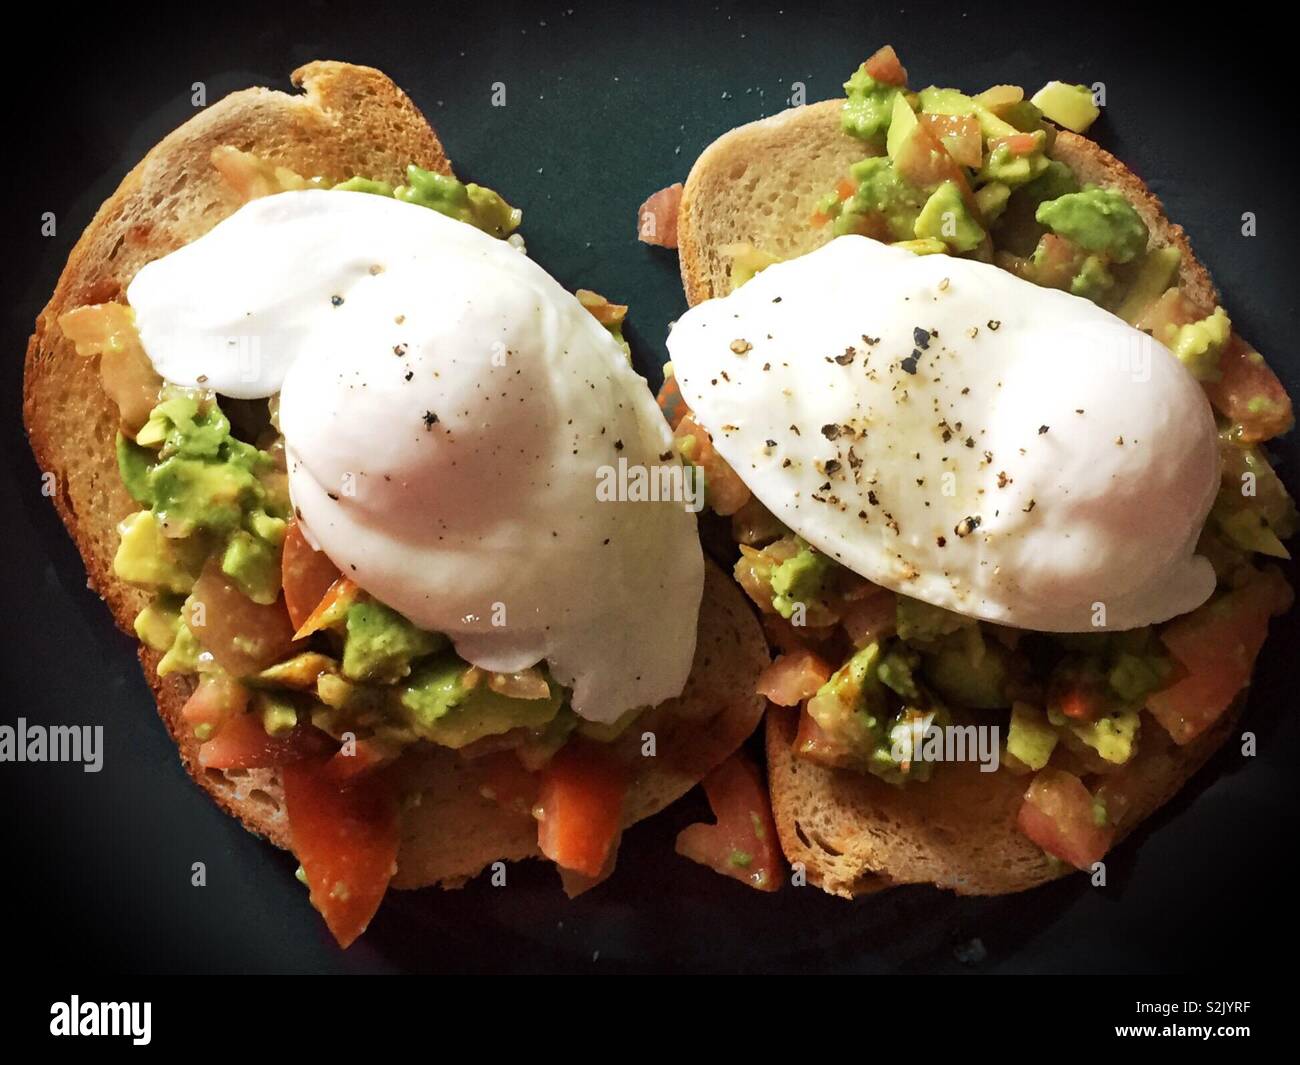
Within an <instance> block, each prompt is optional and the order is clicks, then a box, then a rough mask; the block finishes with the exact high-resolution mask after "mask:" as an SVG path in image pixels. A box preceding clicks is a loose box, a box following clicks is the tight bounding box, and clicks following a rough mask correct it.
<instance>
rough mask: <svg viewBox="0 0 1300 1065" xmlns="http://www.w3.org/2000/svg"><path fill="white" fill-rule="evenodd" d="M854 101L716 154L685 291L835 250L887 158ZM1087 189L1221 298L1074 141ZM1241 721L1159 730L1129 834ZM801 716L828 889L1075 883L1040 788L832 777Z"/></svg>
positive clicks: (967, 770) (1008, 888)
mask: <svg viewBox="0 0 1300 1065" xmlns="http://www.w3.org/2000/svg"><path fill="white" fill-rule="evenodd" d="M840 108H841V101H839V100H826V101H823V102H821V103H815V104H810V105H808V106H806V107H798V108H793V109H791V110H788V111H783V112H781V113H780V114H777V115H773V116H772V117H770V118H765V119H762V120H760V121H758V122H751V123H750V124H748V125H745V126H741V127H739V128H738V129H734V130H732V131H731V132H729V133H726V134H724V135H723V136H721V137H719V138H718V139H717V140H716V141H714V142H713V143H712V144H711V145H710V146H709V147H708V148H706V149H705V150H704V152H703V154H702V155H701V156H700V157H699V159H698V160H697V161H696V162H695V165H694V166H693V167H692V168H691V172H690V175H689V177H688V178H687V179H686V184H685V188H684V190H683V194H682V202H681V209H680V216H679V219H678V243H679V249H678V250H679V254H680V257H681V271H682V284H683V286H684V287H685V290H686V298H687V300H688V301H689V302H690V303H691V305H692V306H693V305H695V304H696V303H699V302H701V301H702V300H706V299H709V298H712V297H715V296H724V295H726V294H727V293H728V292H730V291H731V283H730V277H729V272H730V266H731V259H730V257H729V256H728V255H727V254H726V253H725V252H724V251H723V250H722V249H723V248H724V247H726V246H727V245H729V244H751V245H753V246H754V247H756V248H759V249H761V250H763V251H766V252H770V253H772V254H774V255H777V256H779V257H781V258H792V257H794V256H798V255H802V254H805V253H807V252H810V251H812V250H814V249H815V248H817V247H819V246H820V245H822V244H824V243H826V242H827V241H828V240H830V239H831V231H830V227H829V226H822V227H820V228H817V227H814V226H812V225H811V224H810V223H809V218H810V217H811V216H812V214H813V211H814V210H815V208H816V206H817V201H818V200H819V199H820V198H821V197H822V196H823V195H824V194H825V193H826V191H827V190H828V189H832V188H834V187H835V183H836V181H837V180H839V179H840V178H842V177H843V176H844V175H845V174H846V173H847V172H848V168H849V166H850V165H851V164H852V163H854V162H857V161H858V160H859V159H862V158H864V157H865V156H866V155H869V154H871V153H870V150H869V148H868V147H867V146H866V145H864V144H863V142H861V141H859V140H857V139H856V138H853V137H850V136H849V135H847V134H846V133H844V132H843V131H842V130H841V128H840ZM1051 154H1052V155H1053V157H1055V158H1057V159H1059V160H1060V161H1062V162H1064V163H1066V164H1067V165H1069V166H1070V168H1071V169H1072V170H1073V171H1074V172H1075V174H1076V175H1077V176H1078V178H1079V179H1080V181H1081V182H1094V183H1096V184H1099V185H1104V186H1110V187H1113V188H1116V189H1118V190H1119V191H1121V192H1122V193H1123V194H1124V195H1125V197H1126V198H1127V199H1128V200H1129V202H1130V203H1132V204H1133V206H1134V208H1136V210H1137V211H1138V213H1139V214H1140V215H1141V216H1142V220H1143V221H1144V222H1145V223H1146V224H1147V227H1148V229H1149V230H1150V234H1151V237H1150V245H1151V246H1152V247H1162V246H1165V245H1169V244H1174V245H1176V246H1177V247H1178V249H1179V251H1180V252H1181V253H1182V264H1181V268H1180V269H1181V276H1180V278H1179V283H1180V284H1181V286H1182V287H1183V289H1184V291H1186V292H1187V294H1188V295H1189V296H1191V297H1192V298H1193V299H1194V300H1196V301H1197V302H1198V303H1201V304H1204V305H1208V306H1214V305H1215V304H1216V303H1218V292H1217V290H1216V289H1215V287H1214V283H1213V281H1212V280H1211V278H1210V275H1209V272H1208V271H1207V270H1206V269H1205V267H1204V266H1203V265H1202V264H1201V263H1200V261H1199V260H1198V259H1197V258H1196V256H1195V254H1194V253H1193V251H1192V248H1191V245H1190V244H1189V242H1188V240H1187V235H1186V234H1185V233H1184V232H1183V229H1182V227H1181V226H1178V225H1176V224H1175V223H1173V222H1171V221H1170V220H1169V219H1168V218H1167V217H1166V216H1165V214H1164V210H1163V208H1162V206H1161V204H1160V201H1159V200H1158V199H1156V197H1155V196H1154V195H1152V193H1151V191H1150V190H1149V189H1148V188H1147V187H1146V185H1145V184H1144V183H1143V182H1142V180H1141V179H1140V178H1139V177H1138V176H1137V175H1136V174H1134V173H1133V172H1132V171H1131V170H1130V169H1128V167H1126V166H1125V165H1124V164H1123V163H1121V162H1120V161H1119V160H1118V159H1116V158H1115V157H1114V156H1113V155H1111V154H1110V153H1109V152H1107V151H1105V150H1103V149H1102V148H1100V147H1098V145H1096V144H1095V143H1094V142H1092V141H1091V140H1089V139H1087V138H1086V137H1081V136H1079V135H1078V134H1074V133H1070V132H1067V131H1061V132H1060V133H1058V134H1057V137H1056V142H1055V145H1054V148H1053V151H1052V153H1051ZM1236 716H1237V715H1236V714H1235V713H1234V714H1230V715H1225V718H1224V719H1223V721H1222V722H1221V723H1220V724H1219V726H1218V727H1217V728H1215V729H1213V730H1212V731H1211V732H1210V733H1207V734H1206V735H1204V736H1202V737H1201V738H1200V739H1198V740H1197V741H1196V742H1194V743H1192V744H1189V745H1188V746H1186V747H1177V746H1175V745H1174V744H1173V742H1172V741H1171V740H1170V739H1169V737H1168V735H1167V734H1165V732H1164V730H1163V729H1161V728H1159V727H1158V726H1157V725H1156V724H1155V723H1154V722H1153V721H1150V720H1148V721H1146V722H1144V727H1143V731H1142V740H1141V744H1140V747H1139V753H1138V754H1137V756H1136V757H1135V759H1134V761H1133V763H1131V765H1130V766H1129V767H1127V770H1126V771H1128V772H1131V773H1133V774H1134V776H1135V778H1136V779H1137V780H1138V781H1139V783H1138V785H1137V788H1136V793H1135V797H1134V802H1133V804H1132V807H1131V808H1130V809H1129V811H1128V812H1127V813H1126V814H1125V816H1124V817H1123V819H1122V820H1121V821H1120V822H1119V824H1118V831H1119V835H1120V836H1122V835H1124V834H1126V833H1127V832H1129V831H1131V830H1132V829H1133V827H1134V826H1135V825H1136V824H1138V823H1139V822H1140V821H1142V820H1143V819H1144V818H1146V817H1148V816H1149V815H1150V814H1151V813H1153V812H1154V811H1155V810H1156V809H1157V808H1158V807H1160V806H1161V805H1162V804H1164V803H1165V802H1167V801H1168V800H1169V799H1170V798H1171V797H1172V796H1173V795H1174V794H1175V793H1176V792H1177V791H1178V790H1179V788H1181V787H1182V785H1183V784H1184V783H1185V782H1186V781H1187V779H1188V778H1189V777H1190V776H1191V775H1192V774H1193V773H1195V772H1196V770H1197V769H1199V768H1200V766H1201V765H1203V764H1204V763H1205V761H1206V759H1208V758H1209V756H1210V755H1211V754H1212V753H1213V752H1214V750H1215V749H1216V748H1217V747H1218V746H1219V745H1220V744H1221V743H1222V742H1223V740H1224V738H1225V737H1226V736H1227V735H1228V733H1229V732H1230V731H1231V730H1232V726H1233V724H1234V723H1235V720H1236ZM796 725H797V721H796V717H795V714H794V713H793V712H792V711H785V710H782V709H780V708H776V707H774V708H772V709H771V710H770V711H769V713H768V719H767V758H768V777H769V784H770V787H771V795H772V806H773V811H774V813H775V815H776V824H777V829H778V832H779V834H780V836H781V844H782V847H783V849H784V850H785V853H786V856H787V857H788V858H789V859H790V861H791V862H802V863H803V864H804V865H805V867H806V869H807V873H808V879H809V881H810V882H812V883H816V884H819V885H820V886H821V887H823V888H824V889H825V890H826V891H829V892H832V893H833V894H837V895H844V896H852V895H856V894H861V893H863V892H866V891H872V890H878V889H879V888H880V887H881V886H882V884H888V883H933V884H937V885H939V886H940V887H944V888H948V889H951V890H953V891H956V892H959V893H961V894H976V895H990V894H1002V893H1006V892H1012V891H1021V890H1024V889H1026V888H1030V887H1034V886H1035V885H1037V884H1041V883H1043V882H1045V881H1047V880H1050V879H1053V878H1055V877H1057V876H1061V875H1064V874H1065V873H1067V872H1069V871H1070V869H1069V867H1066V866H1063V865H1062V864H1061V863H1059V862H1053V861H1051V860H1050V859H1048V858H1047V856H1046V855H1044V854H1043V852H1042V851H1041V850H1039V848H1038V847H1036V846H1035V845H1034V844H1033V843H1031V842H1030V841H1029V840H1028V839H1027V838H1026V837H1025V836H1024V835H1022V834H1021V833H1020V832H1019V830H1018V829H1017V828H1016V823H1015V822H1016V815H1017V812H1018V810H1019V807H1020V803H1021V799H1022V797H1023V795H1024V791H1025V787H1026V785H1027V781H1028V778H1026V777H1019V776H1015V775H1014V774H1012V773H1011V772H1010V771H1009V770H1005V769H1003V770H999V771H998V772H997V773H994V774H981V773H979V772H978V766H976V765H974V764H962V765H950V766H943V767H941V768H940V769H939V771H938V772H937V773H936V774H935V777H934V779H933V780H932V781H930V782H929V783H926V784H920V785H915V786H912V787H908V788H896V787H894V786H892V785H890V784H886V783H884V782H883V781H881V780H878V779H877V778H875V777H871V776H867V775H863V774H858V773H852V772H847V771H838V770H831V769H826V768H823V767H822V766H819V765H816V764H814V763H811V762H808V761H806V760H802V759H797V758H796V757H795V756H794V754H793V750H792V745H793V743H794V738H795V730H796Z"/></svg>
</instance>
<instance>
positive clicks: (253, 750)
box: [199, 714, 335, 769]
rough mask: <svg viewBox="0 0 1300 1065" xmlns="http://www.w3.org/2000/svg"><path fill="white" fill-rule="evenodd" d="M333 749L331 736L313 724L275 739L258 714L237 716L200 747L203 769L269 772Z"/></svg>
mask: <svg viewBox="0 0 1300 1065" xmlns="http://www.w3.org/2000/svg"><path fill="white" fill-rule="evenodd" d="M334 747H335V743H334V741H333V740H331V739H330V738H329V736H327V735H326V734H325V733H323V732H321V731H320V729H317V728H313V727H312V726H311V725H298V727H297V728H295V729H293V730H292V731H291V732H288V733H286V734H285V735H282V736H272V735H269V734H268V733H267V731H266V729H264V728H263V727H262V720H261V718H260V717H259V716H258V715H257V714H236V715H235V716H234V717H232V718H230V719H229V720H228V721H226V722H225V723H224V724H223V725H222V726H221V727H220V728H219V729H218V730H217V732H216V734H215V735H214V736H213V737H212V738H211V739H210V740H207V741H206V742H204V743H203V744H202V745H201V746H200V747H199V764H200V765H201V766H203V768H204V769H267V768H270V767H272V766H285V765H290V764H292V763H294V762H300V761H302V760H304V759H310V758H320V757H321V756H322V755H324V754H326V753H328V752H330V751H332V750H333V749H334Z"/></svg>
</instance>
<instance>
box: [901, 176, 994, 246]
mask: <svg viewBox="0 0 1300 1065" xmlns="http://www.w3.org/2000/svg"><path fill="white" fill-rule="evenodd" d="M1003 187H1004V188H1005V186H1003ZM915 229H916V235H917V236H918V237H933V238H935V239H937V240H942V241H944V243H946V244H947V245H948V246H949V247H950V248H951V249H952V250H953V251H956V252H966V251H974V250H975V249H976V248H978V247H979V246H980V244H982V243H983V241H984V236H985V233H984V227H983V226H981V225H980V224H979V222H977V221H976V220H975V216H974V215H972V214H971V212H970V208H968V207H967V206H966V201H965V200H963V199H962V195H961V190H960V189H959V188H958V187H957V183H956V182H955V181H945V182H944V183H943V184H942V185H940V186H939V187H938V188H937V189H935V191H934V192H933V193H932V194H931V195H930V198H929V199H928V200H926V201H925V206H924V207H922V208H921V213H920V214H919V215H918V216H917V218H916V226H915Z"/></svg>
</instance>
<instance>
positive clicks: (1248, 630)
mask: <svg viewBox="0 0 1300 1065" xmlns="http://www.w3.org/2000/svg"><path fill="white" fill-rule="evenodd" d="M1294 599H1295V593H1294V592H1293V591H1292V590H1291V586H1290V585H1289V584H1287V582H1286V579H1285V578H1284V577H1283V576H1282V574H1281V572H1280V571H1279V570H1277V569H1275V568H1273V567H1271V566H1270V567H1269V568H1268V569H1265V570H1262V571H1260V572H1259V573H1258V574H1257V575H1256V576H1255V577H1254V578H1253V579H1251V580H1250V581H1249V582H1248V583H1246V584H1244V585H1242V586H1241V587H1240V588H1236V589H1234V590H1233V591H1231V592H1229V593H1228V594H1227V595H1225V596H1223V597H1221V598H1219V599H1217V600H1212V601H1211V602H1209V603H1206V604H1205V605H1204V606H1200V607H1197V608H1196V609H1195V610H1193V611H1192V612H1191V613H1190V614H1186V615H1184V616H1183V617H1181V618H1178V619H1177V620H1175V621H1172V622H1170V623H1169V624H1168V625H1167V626H1166V627H1165V629H1164V631H1162V632H1161V633H1160V639H1161V641H1162V642H1163V643H1164V645H1165V646H1166V647H1167V648H1169V652H1170V654H1172V655H1173V656H1174V658H1175V659H1176V660H1177V661H1178V663H1179V665H1181V666H1182V675H1181V676H1179V677H1178V678H1176V679H1175V680H1174V682H1173V683H1172V684H1170V685H1168V686H1167V687H1165V688H1162V689H1161V690H1160V691H1157V692H1153V693H1152V694H1151V695H1149V696H1147V709H1148V710H1150V711H1151V714H1152V716H1153V717H1155V719H1156V720H1157V721H1159V722H1160V724H1161V725H1163V726H1164V728H1165V730H1166V731H1167V732H1168V733H1169V735H1170V736H1171V737H1172V738H1173V740H1174V742H1175V743H1177V744H1180V745H1181V744H1185V743H1190V742H1191V741H1192V740H1194V739H1195V738H1196V737H1197V736H1199V735H1201V734H1202V733H1203V732H1205V730H1206V729H1208V728H1209V727H1210V726H1211V725H1213V724H1214V723H1215V722H1216V721H1218V720H1219V718H1220V717H1222V716H1223V714H1224V712H1225V711H1226V710H1227V709H1228V707H1229V706H1231V705H1232V701H1233V699H1235V698H1236V696H1237V693H1238V692H1240V691H1241V689H1242V688H1244V687H1245V686H1246V685H1247V684H1249V683H1250V675H1251V672H1252V670H1253V669H1254V666H1255V659H1256V658H1257V657H1258V656H1259V651H1260V648H1261V647H1263V646H1264V640H1265V638H1266V637H1267V635H1268V621H1269V618H1270V617H1276V616H1277V615H1279V614H1283V613H1285V612H1286V611H1288V610H1289V609H1291V604H1292V603H1293V602H1294Z"/></svg>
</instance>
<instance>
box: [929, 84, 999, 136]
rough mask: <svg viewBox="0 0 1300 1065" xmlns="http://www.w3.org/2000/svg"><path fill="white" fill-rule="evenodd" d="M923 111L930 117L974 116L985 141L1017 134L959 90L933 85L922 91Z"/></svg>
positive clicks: (976, 101)
mask: <svg viewBox="0 0 1300 1065" xmlns="http://www.w3.org/2000/svg"><path fill="white" fill-rule="evenodd" d="M919 97H920V101H921V110H922V111H924V112H925V113H926V114H930V115H974V116H975V117H976V118H978V119H979V123H980V133H982V134H983V136H984V139H985V140H991V139H993V138H995V137H1009V136H1011V135H1012V134H1013V133H1016V132H1017V130H1016V127H1015V126H1013V125H1011V124H1010V123H1009V122H1005V121H1003V120H1002V119H1000V118H998V116H997V115H995V114H994V113H993V112H992V111H990V110H989V109H988V108H987V107H985V106H984V105H983V104H981V103H980V102H979V101H978V100H976V99H974V98H973V97H970V96H967V95H966V94H965V93H964V92H961V91H959V90H957V89H941V88H939V87H938V86H937V85H931V86H929V87H928V88H925V89H922V90H921V92H920V94H919Z"/></svg>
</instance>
